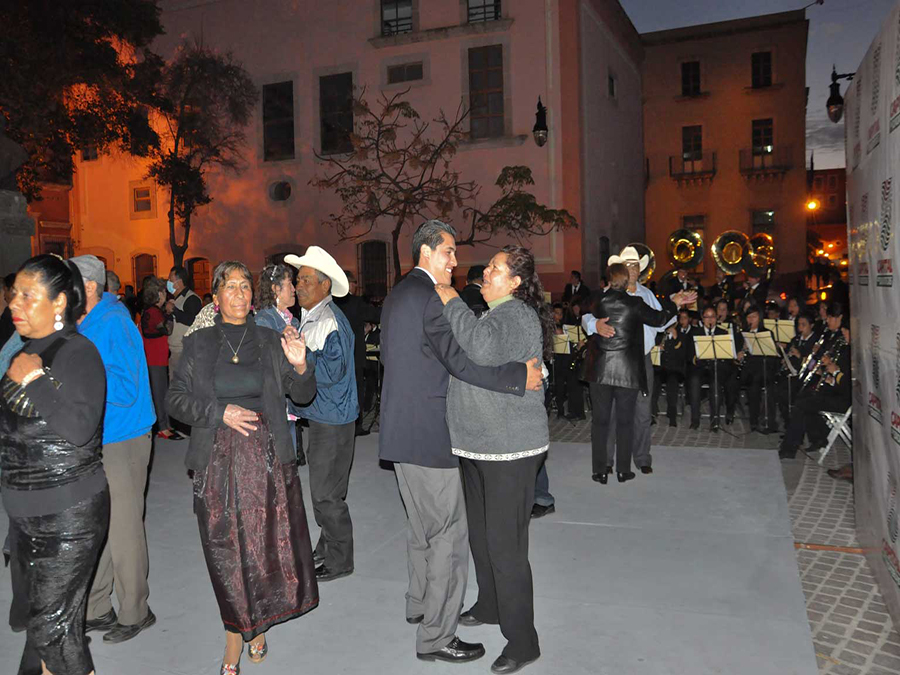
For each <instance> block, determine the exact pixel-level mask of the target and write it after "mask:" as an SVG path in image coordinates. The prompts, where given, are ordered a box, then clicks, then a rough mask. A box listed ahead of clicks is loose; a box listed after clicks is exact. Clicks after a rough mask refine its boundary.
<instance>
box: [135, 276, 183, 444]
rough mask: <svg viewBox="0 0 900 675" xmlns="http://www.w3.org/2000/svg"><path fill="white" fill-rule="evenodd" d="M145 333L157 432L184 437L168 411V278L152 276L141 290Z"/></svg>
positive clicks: (170, 322)
mask: <svg viewBox="0 0 900 675" xmlns="http://www.w3.org/2000/svg"><path fill="white" fill-rule="evenodd" d="M141 303H142V305H143V307H144V311H143V312H141V337H142V338H143V340H144V354H145V356H146V357H147V371H148V372H149V374H150V391H151V393H152V394H153V407H154V408H156V428H157V432H156V435H157V437H159V438H166V439H169V440H173V441H180V440H181V439H182V438H184V437H183V436H182V435H181V434H179V433H178V432H177V431H175V430H174V429H172V427H171V426H170V425H169V416H168V414H167V413H166V391H167V390H168V388H169V335H171V333H172V317H171V315H169V314H166V311H165V309H164V308H163V307H164V305H165V304H166V282H165V281H163V280H162V279H159V278H156V277H150V278H148V279H147V280H146V282H145V283H144V288H143V290H142V291H141Z"/></svg>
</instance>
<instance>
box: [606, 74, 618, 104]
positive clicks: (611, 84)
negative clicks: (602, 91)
mask: <svg viewBox="0 0 900 675" xmlns="http://www.w3.org/2000/svg"><path fill="white" fill-rule="evenodd" d="M618 89H619V82H618V80H617V79H616V76H615V75H613V74H612V73H610V74H609V75H607V76H606V90H607V93H608V94H609V97H610V98H616V94H617V93H618Z"/></svg>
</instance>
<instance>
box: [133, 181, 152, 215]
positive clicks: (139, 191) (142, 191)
mask: <svg viewBox="0 0 900 675" xmlns="http://www.w3.org/2000/svg"><path fill="white" fill-rule="evenodd" d="M132 196H133V204H132V208H133V209H134V212H135V213H142V212H144V211H150V210H151V209H152V208H153V200H152V199H151V197H150V188H148V187H139V188H134V189H133V190H132Z"/></svg>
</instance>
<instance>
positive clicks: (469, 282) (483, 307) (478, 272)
mask: <svg viewBox="0 0 900 675" xmlns="http://www.w3.org/2000/svg"><path fill="white" fill-rule="evenodd" d="M483 276H484V265H475V266H474V267H470V268H469V273H468V274H467V275H466V287H465V288H464V289H462V293H460V294H459V297H461V298H462V300H463V302H464V303H466V305H468V307H469V309H471V310H472V311H473V312H475V316H481V315H482V314H484V313H485V312H486V311H487V309H488V306H487V303H486V302H485V301H484V298H483V297H481V278H482V277H483Z"/></svg>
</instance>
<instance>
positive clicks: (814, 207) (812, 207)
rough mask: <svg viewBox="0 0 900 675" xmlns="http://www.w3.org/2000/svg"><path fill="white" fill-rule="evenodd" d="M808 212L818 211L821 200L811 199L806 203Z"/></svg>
mask: <svg viewBox="0 0 900 675" xmlns="http://www.w3.org/2000/svg"><path fill="white" fill-rule="evenodd" d="M806 210H807V211H818V210H819V200H818V199H814V198H813V199H810V200H809V201H807V202H806Z"/></svg>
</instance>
